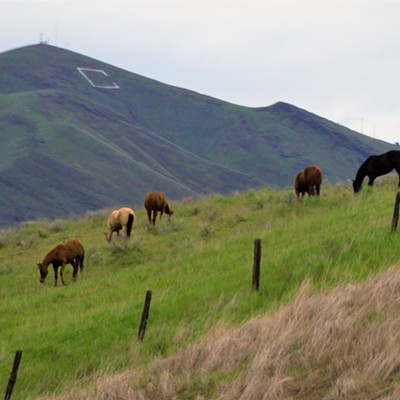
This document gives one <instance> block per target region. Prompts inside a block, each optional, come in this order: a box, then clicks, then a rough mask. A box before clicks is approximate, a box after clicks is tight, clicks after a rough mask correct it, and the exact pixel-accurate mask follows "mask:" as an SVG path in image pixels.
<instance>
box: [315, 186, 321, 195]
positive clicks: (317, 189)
mask: <svg viewBox="0 0 400 400" xmlns="http://www.w3.org/2000/svg"><path fill="white" fill-rule="evenodd" d="M315 188H316V192H317V196H319V188H320V185H316V186H315Z"/></svg>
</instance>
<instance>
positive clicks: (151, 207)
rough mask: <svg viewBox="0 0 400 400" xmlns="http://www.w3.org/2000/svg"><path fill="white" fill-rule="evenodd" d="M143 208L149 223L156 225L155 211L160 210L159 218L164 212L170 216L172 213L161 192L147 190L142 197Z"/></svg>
mask: <svg viewBox="0 0 400 400" xmlns="http://www.w3.org/2000/svg"><path fill="white" fill-rule="evenodd" d="M144 208H145V209H146V211H147V217H148V219H149V225H153V226H155V225H156V218H157V212H158V211H160V213H161V214H160V219H161V217H162V215H163V213H164V212H165V214H167V215H168V216H169V217H170V218H171V215H172V214H173V213H174V212H173V211H172V210H171V209H170V208H169V205H168V202H167V198H166V197H165V194H164V193H162V192H149V193H147V194H146V196H145V197H144Z"/></svg>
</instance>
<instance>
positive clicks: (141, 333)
mask: <svg viewBox="0 0 400 400" xmlns="http://www.w3.org/2000/svg"><path fill="white" fill-rule="evenodd" d="M151 296H152V292H151V290H148V291H147V292H146V299H145V301H144V306H143V312H142V320H141V322H140V327H139V334H138V341H139V342H142V341H143V338H144V333H145V331H146V325H147V319H148V318H149V310H150V302H151Z"/></svg>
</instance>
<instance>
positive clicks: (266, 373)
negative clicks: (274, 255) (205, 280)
mask: <svg viewBox="0 0 400 400" xmlns="http://www.w3.org/2000/svg"><path fill="white" fill-rule="evenodd" d="M399 290H400V271H399V270H398V269H394V268H393V269H390V270H389V271H387V272H385V273H382V274H380V275H378V276H377V277H375V278H373V279H370V280H369V281H368V282H366V283H363V284H357V285H354V284H351V285H348V286H344V287H339V288H336V289H335V290H333V291H332V292H330V293H329V294H325V295H321V294H315V293H313V290H312V288H311V287H310V285H309V284H307V283H305V284H304V285H303V287H302V288H301V289H300V291H299V294H298V295H297V296H296V298H295V300H294V301H293V302H292V303H291V304H290V305H289V306H287V307H285V308H282V309H281V310H279V311H277V312H275V313H273V314H272V315H268V316H263V317H259V318H254V319H252V320H250V321H248V322H247V323H246V324H244V325H243V326H241V327H239V328H227V327H223V328H217V329H215V330H214V331H213V332H212V334H211V335H210V337H209V338H207V340H204V341H202V342H200V343H197V344H196V345H195V346H193V347H190V348H189V349H187V350H185V351H182V352H180V353H179V354H176V355H173V356H171V357H169V358H166V359H163V360H158V361H156V362H155V363H154V364H153V365H152V366H151V367H150V368H149V369H148V370H147V371H145V373H143V374H141V375H139V376H138V374H135V373H133V372H131V371H127V372H124V373H121V374H118V375H114V376H105V377H103V378H102V379H99V381H98V383H97V385H96V387H95V389H93V390H91V391H89V392H83V391H81V390H76V391H75V390H73V391H72V393H69V394H67V395H63V396H59V397H57V400H77V399H81V400H98V399H110V400H111V399H118V400H137V399H148V400H151V399H163V400H173V399H197V398H199V399H218V400H233V399H234V400H250V399H251V400H256V399H260V400H261V399H263V400H269V399H271V400H272V399H281V400H321V399H332V400H333V399H353V400H355V399H359V400H369V399H371V400H372V399H377V398H382V399H385V400H397V399H399V397H400V374H399V366H400V362H399V357H398V355H397V349H398V346H399V344H400V333H399V329H398V324H399V322H400V313H399V309H398V306H397V305H398V292H399ZM196 396H197V397H196ZM51 398H53V397H51ZM51 398H49V399H51Z"/></svg>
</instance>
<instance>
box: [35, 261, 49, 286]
mask: <svg viewBox="0 0 400 400" xmlns="http://www.w3.org/2000/svg"><path fill="white" fill-rule="evenodd" d="M37 266H38V269H39V281H40V283H43V282H44V280H45V279H46V276H47V274H48V272H49V271H48V269H47V268H46V267H45V266H44V265H43V264H42V263H38V264H37Z"/></svg>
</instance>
